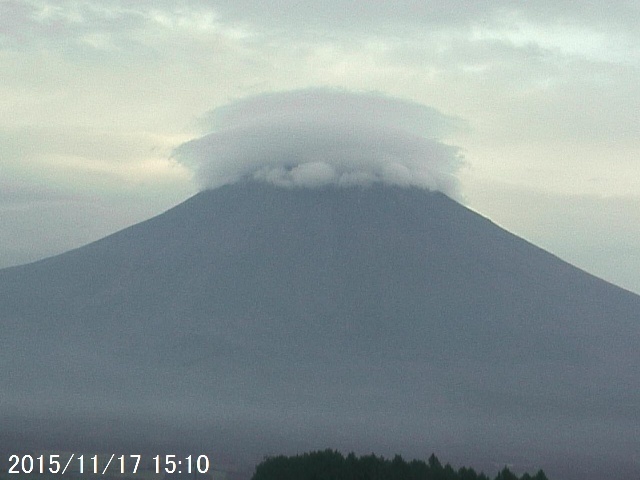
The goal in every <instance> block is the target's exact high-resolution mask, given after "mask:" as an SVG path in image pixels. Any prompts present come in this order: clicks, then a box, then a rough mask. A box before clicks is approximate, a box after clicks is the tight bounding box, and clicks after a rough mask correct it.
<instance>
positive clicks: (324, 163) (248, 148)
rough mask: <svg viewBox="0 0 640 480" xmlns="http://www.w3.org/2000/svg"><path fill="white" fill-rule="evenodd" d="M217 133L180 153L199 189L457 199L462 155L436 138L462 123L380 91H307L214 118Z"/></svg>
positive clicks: (263, 98)
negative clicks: (399, 191)
mask: <svg viewBox="0 0 640 480" xmlns="http://www.w3.org/2000/svg"><path fill="white" fill-rule="evenodd" d="M210 119H211V127H212V132H211V133H209V134H207V135H205V136H203V137H201V138H198V139H195V140H192V141H189V142H187V143H185V144H183V145H181V146H180V147H178V148H177V149H176V151H175V152H174V156H175V158H176V159H177V160H178V161H179V162H180V163H182V164H184V165H186V166H187V167H189V168H191V169H193V170H194V173H195V175H196V177H197V180H198V183H199V184H200V186H201V187H202V188H203V189H207V188H216V187H219V186H221V185H226V184H232V183H235V182H237V181H238V180H240V179H246V178H251V179H254V180H264V181H267V182H269V183H273V184H275V185H280V186H299V187H317V186H324V185H368V184H371V183H375V182H381V183H385V184H389V185H401V186H418V187H422V188H427V189H429V190H437V191H441V192H443V193H445V194H447V195H449V196H453V197H455V196H456V192H457V180H456V178H455V173H456V171H457V170H458V168H459V167H460V166H461V164H462V157H461V155H460V152H459V150H458V148H456V147H453V146H450V145H446V144H444V143H442V142H441V141H440V138H441V137H442V136H444V135H446V134H447V133H450V132H452V131H453V130H456V129H457V128H460V123H461V122H460V120H458V119H455V118H452V117H448V116H446V115H444V114H442V113H440V112H438V111H437V110H435V109H433V108H429V107H426V106H423V105H420V104H417V103H412V102H408V101H404V100H400V99H396V98H392V97H388V96H384V95H380V94H374V93H350V92H347V91H342V90H332V89H308V90H297V91H290V92H282V93H271V94H265V95H258V96H255V97H251V98H248V99H244V100H240V101H238V102H235V103H232V104H229V105H227V106H225V107H221V108H218V109H216V110H214V111H213V112H212V113H211V115H210Z"/></svg>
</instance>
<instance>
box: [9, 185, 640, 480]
mask: <svg viewBox="0 0 640 480" xmlns="http://www.w3.org/2000/svg"><path fill="white" fill-rule="evenodd" d="M0 322H1V324H2V329H3V335H2V338H1V339H0V364H1V365H2V368H1V369H0V385H2V386H1V387H0V402H1V405H2V410H1V411H0V422H1V423H0V425H2V427H1V428H0V445H2V446H4V447H5V448H4V449H5V450H7V449H8V450H11V449H14V450H17V449H37V448H42V449H48V450H53V449H69V450H78V449H81V448H82V449H83V450H86V449H87V448H90V449H96V451H100V452H101V451H104V450H108V449H115V448H119V449H129V450H131V451H129V450H127V453H137V450H144V451H155V453H162V451H164V450H166V451H167V453H174V452H173V451H172V449H174V450H181V451H188V452H190V453H193V454H198V453H200V452H199V451H196V450H198V449H209V450H208V451H211V452H213V453H212V456H213V457H214V458H217V457H216V455H220V458H223V463H224V462H227V463H229V464H232V463H233V464H235V465H236V466H237V467H238V468H239V469H241V470H242V469H243V470H244V471H246V472H250V471H251V468H252V465H253V464H255V462H256V461H257V460H259V459H261V458H262V456H263V455H267V454H277V453H292V452H298V451H304V450H310V449H321V448H326V447H327V446H329V447H331V448H339V449H343V450H345V451H351V450H355V451H356V452H364V453H367V452H371V451H374V452H376V453H378V454H384V455H391V454H393V453H401V454H403V455H405V456H420V457H425V456H428V455H429V454H430V453H431V452H432V451H436V452H438V454H439V455H440V456H441V457H443V458H447V460H448V461H451V462H453V463H459V464H471V465H472V466H474V467H478V468H484V469H486V470H491V469H497V468H500V467H502V466H504V465H505V464H511V465H513V469H514V470H516V471H517V470H519V469H520V470H533V469H537V468H543V469H545V471H546V472H547V474H548V475H549V477H550V478H555V479H558V480H560V479H565V480H573V479H576V480H577V479H581V480H589V479H594V480H595V479H599V478H604V477H603V475H609V476H610V475H613V474H612V473H611V472H616V474H615V475H613V476H614V477H617V478H623V477H624V476H627V477H629V476H632V475H635V476H637V475H638V473H639V472H640V463H639V462H640V460H639V457H638V454H639V452H638V449H637V433H638V413H639V411H640V377H638V375H637V373H638V371H639V368H640V349H638V345H640V297H638V296H636V295H634V294H632V293H630V292H627V291H625V290H623V289H620V288H618V287H615V286H613V285H611V284H608V283H606V282H604V281H602V280H600V279H597V278H595V277H593V276H591V275H589V274H587V273H585V272H583V271H581V270H579V269H577V268H575V267H573V266H571V265H569V264H567V263H565V262H563V261H561V260H560V259H558V258H556V257H554V256H553V255H551V254H549V253H547V252H545V251H543V250H541V249H539V248H537V247H535V246H533V245H531V244H529V243H527V242H526V241H524V240H522V239H520V238H518V237H516V236H514V235H512V234H510V233H508V232H506V231H504V230H502V229H501V228H499V227H497V226H496V225H494V224H493V223H491V222H490V221H489V220H487V219H485V218H483V217H481V216H480V215H477V214H476V213H474V212H472V211H470V210H468V209H467V208H465V207H463V206H461V205H460V204H458V203H456V202H455V201H453V200H451V199H450V198H448V197H447V196H445V195H443V194H441V193H434V192H429V191H427V190H424V189H419V188H401V187H397V186H383V185H378V184H374V185H372V186H369V187H367V188H363V187H358V186H353V187H336V186H326V187H322V188H315V189H303V188H280V187H277V186H273V185H268V184H264V183H255V182H240V183H237V184H234V185H227V186H223V187H220V188H217V189H215V190H209V191H204V192H202V193H199V194H197V195H195V196H194V197H192V198H190V199H189V200H187V201H185V202H184V203H182V204H180V205H178V206H177V207H175V208H173V209H171V210H169V211H167V212H165V213H163V214H161V215H159V216H157V217H155V218H152V219H150V220H148V221H145V222H142V223H140V224H137V225H134V226H132V227H130V228H127V229H125V230H122V231H120V232H118V233H115V234H113V235H111V236H109V237H106V238H104V239H102V240H99V241H97V242H94V243H92V244H89V245H87V246H84V247H82V248H79V249H76V250H73V251H70V252H67V253H64V254H62V255H58V256H56V257H52V258H49V259H46V260H42V261H39V262H36V263H33V264H30V265H25V266H20V267H13V268H7V269H3V270H0ZM134 450H136V451H134ZM252 462H253V463H252ZM618 473H619V475H618Z"/></svg>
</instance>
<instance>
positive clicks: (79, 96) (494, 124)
mask: <svg viewBox="0 0 640 480" xmlns="http://www.w3.org/2000/svg"><path fill="white" fill-rule="evenodd" d="M639 24H640V2H630V1H621V0H619V1H611V2H593V1H589V2H587V1H585V2H574V1H568V0H554V1H551V0H544V1H524V0H521V1H499V0H492V1H475V2H467V1H464V2H463V1H458V0H454V1H448V2H444V1H439V2H432V1H426V0H421V1H408V0H404V1H403V0H400V1H396V2H380V1H377V0H368V1H353V2H345V1H335V0H324V1H322V2H308V1H291V0H282V1H278V2H257V1H248V0H235V1H233V2H231V1H226V0H224V1H217V2H216V1H196V0H193V1H182V2H181V1H175V0H172V1H165V0H155V1H146V0H139V1H135V2H130V1H124V0H114V1H97V0H86V1H80V0H78V1H71V0H70V1H66V0H55V1H54V0H15V1H14V0H0V266H8V265H12V264H17V263H21V262H25V261H29V260H34V259H37V258H40V257H42V256H46V255H50V254H53V253H58V252H61V251H64V250H67V249H69V248H71V247H74V246H78V245H80V244H83V243H86V242H88V241H91V240H94V239H97V238H99V237H101V236H104V235H106V234H108V233H111V232H113V231H115V230H117V229H120V228H122V227H124V226H127V225H130V224H132V223H135V222H137V221H140V220H142V219H144V218H147V217H149V216H152V215H155V214H157V213H160V212H161V211H163V210H165V209H167V208H169V207H171V206H173V205H175V204H176V203H178V202H180V201H182V200H184V199H186V198H187V197H188V196H190V195H192V194H193V193H195V192H196V191H197V188H198V185H197V182H196V181H195V179H194V173H193V172H192V171H191V170H189V168H187V167H186V166H185V165H183V164H181V163H179V162H178V161H177V160H176V158H175V157H172V152H173V151H174V149H175V148H177V147H178V146H179V145H181V144H183V143H185V142H188V141H190V140H192V139H195V138H199V137H203V136H204V135H205V134H207V133H209V132H210V127H211V124H210V122H211V114H210V112H211V111H212V110H215V109H216V108H219V107H221V106H224V105H227V104H230V103H232V104H234V103H235V102H238V101H239V100H241V99H243V98H245V97H254V96H256V95H260V94H264V93H268V92H279V91H285V90H297V89H305V88H311V87H313V88H317V87H332V88H340V89H348V90H352V91H356V92H375V94H376V95H388V96H392V97H396V98H398V99H401V100H403V101H405V102H410V103H415V104H419V105H423V106H424V107H428V108H429V109H430V110H431V111H433V112H436V113H437V114H438V115H439V116H441V117H442V118H452V119H456V121H457V122H459V127H460V128H455V129H451V130H449V131H447V133H446V134H445V135H444V136H443V138H442V141H443V142H445V143H446V144H447V145H452V146H455V147H458V148H459V152H460V154H461V155H462V156H463V157H464V164H463V165H462V166H461V167H460V168H459V169H458V171H457V176H458V184H459V192H460V195H461V196H462V198H463V202H464V203H465V204H466V205H467V206H469V207H470V208H472V209H474V210H476V211H478V212H480V213H482V214H483V215H485V216H487V217H489V218H491V219H492V220H493V221H495V222H496V223H498V224H500V225H501V226H503V227H505V228H507V229H508V230H510V231H512V232H514V233H516V234H518V235H520V236H523V237H524V238H526V239H528V240H530V241H532V242H533V243H536V244H538V245H540V246H542V247H544V248H546V249H548V250H550V251H551V252H553V253H555V254H557V255H559V256H560V257H562V258H564V259H566V260H568V261H570V262H571V263H574V264H576V265H577V266H579V267H582V268H584V269H586V270H588V271H590V272H592V273H595V274H597V275H599V276H602V277H603V278H605V279H607V280H610V281H613V282H614V283H617V284H619V285H622V286H624V287H626V288H629V289H632V290H634V291H636V292H640V240H638V239H639V238H640V165H639V164H640V135H638V132H640V74H639V73H640V72H639V70H640V29H638V25H639ZM362 138H365V137H362Z"/></svg>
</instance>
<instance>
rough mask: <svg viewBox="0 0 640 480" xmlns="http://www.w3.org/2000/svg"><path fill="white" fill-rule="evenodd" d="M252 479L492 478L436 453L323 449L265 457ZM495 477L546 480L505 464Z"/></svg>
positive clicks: (485, 479)
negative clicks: (409, 455)
mask: <svg viewBox="0 0 640 480" xmlns="http://www.w3.org/2000/svg"><path fill="white" fill-rule="evenodd" d="M252 480H491V479H490V477H488V476H487V475H485V474H484V473H476V472H475V471H474V470H473V469H472V468H465V467H462V468H460V469H459V470H455V469H454V468H453V467H452V466H451V465H449V464H446V465H442V464H441V463H440V461H439V460H438V458H437V457H436V456H435V455H431V457H429V460H428V461H427V462H424V461H422V460H411V461H410V462H407V461H405V460H404V459H403V458H402V457H401V456H400V455H396V456H395V457H394V458H393V459H392V460H386V459H384V458H383V457H376V456H375V455H365V456H363V457H356V456H355V455H354V454H353V453H350V454H349V455H347V456H346V457H344V456H343V455H342V454H341V453H340V452H337V451H333V450H325V451H322V452H311V453H305V454H303V455H296V456H295V457H285V456H282V455H281V456H278V457H268V458H265V460H263V461H262V463H260V464H258V466H256V471H255V473H254V474H253V477H252ZM495 480H547V477H546V475H545V474H544V472H543V471H542V470H540V471H539V472H538V473H537V474H535V475H534V476H531V475H529V474H528V473H525V474H524V475H522V476H521V477H519V476H517V475H516V474H514V473H512V472H511V471H510V470H509V469H508V468H507V467H504V468H503V469H502V470H501V471H500V472H499V473H498V475H497V476H496V477H495Z"/></svg>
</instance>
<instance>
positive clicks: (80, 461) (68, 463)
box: [7, 453, 211, 475]
mask: <svg viewBox="0 0 640 480" xmlns="http://www.w3.org/2000/svg"><path fill="white" fill-rule="evenodd" d="M101 457H102V458H99V456H98V455H93V456H90V457H89V456H87V460H88V461H87V464H86V470H87V471H86V472H85V456H84V455H77V454H75V453H71V454H69V455H68V456H66V455H64V454H63V455H60V454H51V455H38V456H36V457H34V456H32V455H29V454H26V455H15V454H14V455H11V456H10V457H9V464H10V466H9V468H8V469H7V473H9V474H14V473H22V474H32V473H34V474H35V473H40V474H43V473H51V474H54V475H55V474H60V475H64V474H65V473H66V472H67V470H69V471H70V472H75V473H79V474H84V473H93V474H102V475H105V474H106V473H107V472H111V473H114V472H115V473H120V474H125V473H131V474H134V475H135V474H136V473H138V466H139V465H140V460H141V458H142V455H119V456H117V457H116V454H111V456H109V455H106V456H101ZM152 459H153V461H154V462H153V463H154V466H155V473H156V474H160V473H168V474H172V473H187V474H190V473H207V472H208V471H209V469H210V467H211V463H210V462H209V457H208V456H207V455H199V456H198V457H197V458H195V457H194V456H193V455H189V456H186V457H180V456H179V455H156V456H155V457H152ZM163 466H164V468H163Z"/></svg>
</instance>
